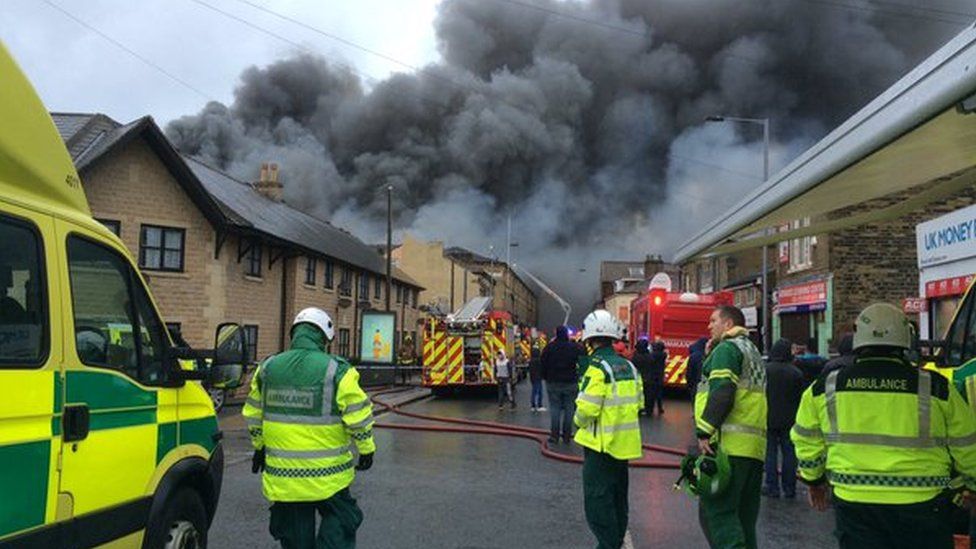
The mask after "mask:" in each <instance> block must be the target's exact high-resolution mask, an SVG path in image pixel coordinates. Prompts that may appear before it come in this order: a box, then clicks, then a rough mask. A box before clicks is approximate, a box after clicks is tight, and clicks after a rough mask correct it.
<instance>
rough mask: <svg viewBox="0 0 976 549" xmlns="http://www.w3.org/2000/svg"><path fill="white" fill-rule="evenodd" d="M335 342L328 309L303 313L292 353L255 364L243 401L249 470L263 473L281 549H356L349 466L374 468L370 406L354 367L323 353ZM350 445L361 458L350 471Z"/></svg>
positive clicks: (357, 517) (358, 517)
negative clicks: (249, 446)
mask: <svg viewBox="0 0 976 549" xmlns="http://www.w3.org/2000/svg"><path fill="white" fill-rule="evenodd" d="M334 337H335V327H334V325H333V323H332V319H331V318H330V317H329V315H328V314H327V313H326V312H325V311H322V310H321V309H317V308H315V307H311V308H308V309H304V310H302V311H301V312H300V313H298V315H297V316H296V317H295V321H294V322H293V323H292V328H291V346H290V348H289V350H287V351H285V352H283V353H281V354H278V355H275V356H272V357H270V358H269V359H267V360H265V361H264V363H263V364H261V366H259V367H258V370H257V371H256V372H255V374H254V376H253V377H252V379H251V392H250V394H249V395H248V397H247V402H246V403H245V404H244V409H243V415H244V421H245V422H246V424H247V427H248V432H249V434H250V436H251V444H252V445H253V446H254V455H253V457H252V460H251V470H252V472H254V473H258V472H261V473H262V475H261V484H262V488H263V490H264V496H265V497H266V498H267V499H268V500H269V501H270V502H271V521H270V528H269V529H270V531H271V535H272V536H273V537H274V539H275V540H277V541H278V542H279V543H281V546H282V547H284V548H285V549H292V548H296V549H304V548H310V547H334V548H340V549H341V548H353V547H355V546H356V530H357V529H358V528H359V525H360V524H361V523H362V521H363V513H362V511H361V510H360V509H359V506H358V505H357V504H356V500H355V499H354V498H353V497H352V495H351V494H350V493H349V486H350V485H351V484H352V483H353V480H354V478H355V471H354V469H355V470H358V471H365V470H367V469H369V468H370V467H372V465H373V455H374V453H375V452H376V444H375V443H374V441H373V409H372V406H371V404H370V401H369V398H368V397H367V396H366V393H365V392H363V390H362V388H360V386H359V373H358V372H357V371H356V369H355V368H353V367H352V366H350V365H349V363H348V362H346V361H345V359H343V358H341V357H338V356H335V355H331V354H328V353H327V352H326V346H327V345H328V344H329V342H331V341H332V340H333V338H334ZM351 444H355V445H356V449H357V450H358V453H359V460H358V463H357V464H356V465H355V466H354V465H353V455H352V453H351V452H350V451H349V446H350V445H351ZM316 513H317V514H318V515H319V517H320V518H321V522H320V524H319V527H318V533H316V529H315V516H316Z"/></svg>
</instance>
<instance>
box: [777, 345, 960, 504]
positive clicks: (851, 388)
mask: <svg viewBox="0 0 976 549" xmlns="http://www.w3.org/2000/svg"><path fill="white" fill-rule="evenodd" d="M791 438H792V439H793V443H794V444H795V445H796V455H797V458H798V460H799V465H800V478H801V479H802V480H803V481H805V482H807V483H809V484H819V483H822V482H824V481H825V480H827V481H829V482H830V484H831V485H832V486H833V488H834V494H835V495H836V496H837V497H839V498H840V499H843V500H846V501H852V502H860V503H894V504H907V503H919V502H922V501H927V500H930V499H932V498H934V497H935V496H936V495H938V494H939V492H940V491H942V489H943V488H945V486H946V484H948V482H949V480H950V477H951V475H953V474H957V473H958V474H962V475H964V476H968V477H976V418H974V416H973V413H972V411H971V410H970V409H969V408H968V407H967V406H966V403H965V402H964V401H963V399H962V397H961V396H960V395H959V393H958V392H957V391H956V390H955V389H954V388H953V387H952V386H951V384H950V383H949V381H948V380H947V379H946V378H945V377H943V376H941V375H939V374H936V373H933V372H930V371H927V370H921V369H919V368H916V367H914V366H913V365H912V364H910V363H909V362H906V361H905V360H903V359H900V358H881V357H870V358H869V357H864V358H858V359H857V361H856V362H855V363H854V364H853V365H851V366H849V367H846V368H843V369H841V370H837V371H833V372H830V373H829V374H828V375H826V376H822V377H821V378H819V379H817V380H816V381H815V382H814V383H813V385H811V386H810V387H809V388H808V389H807V390H806V392H804V393H803V398H802V400H801V401H800V409H799V411H798V413H797V416H796V425H794V426H793V431H792V433H791Z"/></svg>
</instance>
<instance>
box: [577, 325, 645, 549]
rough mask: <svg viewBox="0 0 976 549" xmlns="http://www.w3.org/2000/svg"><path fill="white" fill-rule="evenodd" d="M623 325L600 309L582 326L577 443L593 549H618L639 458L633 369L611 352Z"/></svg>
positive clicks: (638, 384)
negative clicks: (633, 465)
mask: <svg viewBox="0 0 976 549" xmlns="http://www.w3.org/2000/svg"><path fill="white" fill-rule="evenodd" d="M622 334H623V325H622V324H620V322H619V321H618V320H617V319H616V318H614V317H613V315H611V314H610V313H609V312H607V311H605V310H602V309H598V310H596V311H593V312H592V313H590V314H589V315H587V317H586V319H585V320H584V321H583V339H584V341H586V342H587V343H589V344H591V345H592V346H593V353H592V354H591V355H589V356H583V357H581V358H580V369H581V371H582V372H583V376H582V379H581V381H580V390H579V396H578V397H577V398H576V414H575V416H574V421H575V422H576V426H577V427H579V429H577V431H576V443H577V444H579V445H580V446H582V447H583V509H584V512H585V514H586V522H587V524H588V525H589V527H590V531H591V532H593V535H594V536H596V539H597V542H598V545H597V549H620V547H621V546H622V545H623V543H624V536H625V535H626V532H627V519H628V509H629V506H628V501H627V496H628V484H629V479H628V467H627V461H628V460H632V459H638V458H640V457H641V455H642V453H643V452H642V447H641V433H640V424H639V423H638V414H639V412H640V409H641V408H643V399H642V398H641V394H642V387H641V385H642V383H641V379H640V375H639V374H638V373H637V369H636V368H634V365H633V364H631V363H630V362H629V361H628V360H627V359H625V358H623V357H621V356H620V355H618V354H617V353H616V352H614V350H613V341H614V339H618V338H620V337H621V336H622Z"/></svg>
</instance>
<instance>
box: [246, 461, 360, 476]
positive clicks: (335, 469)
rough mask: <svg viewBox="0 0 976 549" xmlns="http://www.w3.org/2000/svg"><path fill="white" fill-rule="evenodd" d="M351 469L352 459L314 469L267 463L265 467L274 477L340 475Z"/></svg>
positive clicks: (267, 472)
mask: <svg viewBox="0 0 976 549" xmlns="http://www.w3.org/2000/svg"><path fill="white" fill-rule="evenodd" d="M349 469H352V461H347V462H346V463H343V464H341V465H333V466H332V467H316V468H313V469H285V468H283V467H274V466H271V465H266V466H265V467H264V472H265V473H266V474H268V475H271V476H273V477H284V478H310V477H327V476H331V475H338V474H339V473H342V472H344V471H348V470H349Z"/></svg>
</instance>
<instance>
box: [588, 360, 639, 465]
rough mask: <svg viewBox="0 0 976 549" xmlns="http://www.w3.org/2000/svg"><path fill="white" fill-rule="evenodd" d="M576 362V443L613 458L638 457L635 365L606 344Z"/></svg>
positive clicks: (637, 382) (637, 403)
mask: <svg viewBox="0 0 976 549" xmlns="http://www.w3.org/2000/svg"><path fill="white" fill-rule="evenodd" d="M580 366H581V369H582V370H583V377H582V378H580V391H579V395H577V397H576V416H575V417H574V422H575V423H576V426H577V427H578V428H579V429H578V430H577V431H576V436H575V440H576V443H577V444H579V445H580V446H585V447H587V448H589V449H591V450H595V451H597V452H604V453H607V454H610V455H611V456H613V457H615V458H617V459H637V458H639V457H641V455H642V454H643V452H642V448H641V434H640V423H639V422H638V417H639V414H640V410H642V409H643V408H644V399H643V396H642V395H643V386H642V383H641V378H640V375H639V374H638V373H637V369H636V368H634V365H633V364H631V363H630V361H628V360H627V359H625V358H622V357H620V356H619V355H617V354H616V353H615V352H614V350H613V348H609V347H605V348H602V349H597V350H596V351H594V353H593V354H592V355H591V356H587V357H583V358H581V359H580Z"/></svg>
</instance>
